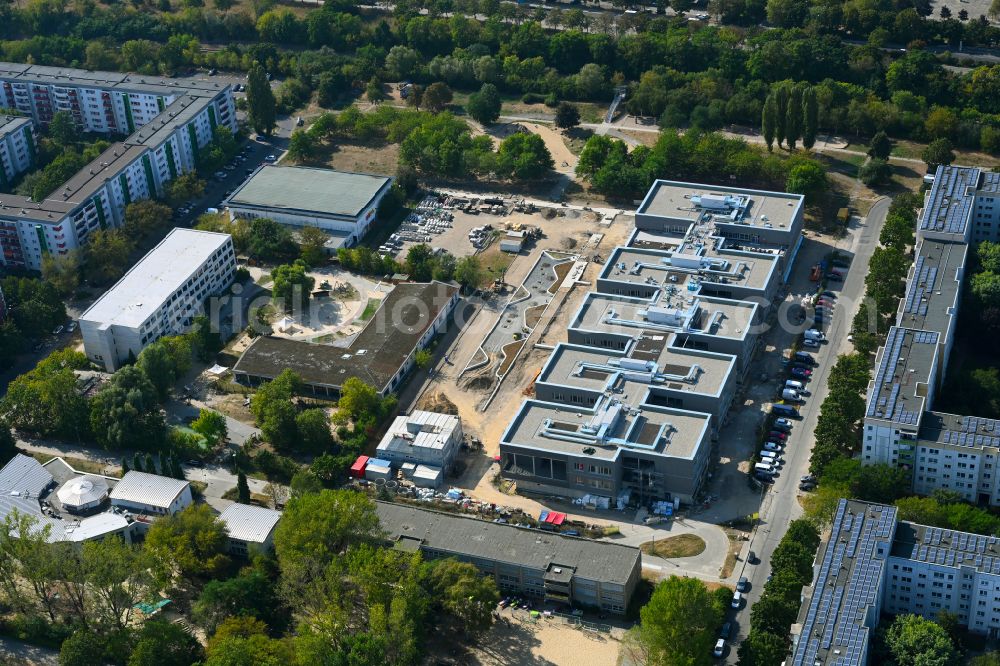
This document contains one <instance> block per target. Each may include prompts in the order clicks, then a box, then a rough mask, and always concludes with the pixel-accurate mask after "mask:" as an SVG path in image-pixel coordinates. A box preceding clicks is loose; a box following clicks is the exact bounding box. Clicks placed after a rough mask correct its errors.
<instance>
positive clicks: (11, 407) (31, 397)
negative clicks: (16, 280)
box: [0, 292, 90, 441]
mask: <svg viewBox="0 0 1000 666" xmlns="http://www.w3.org/2000/svg"><path fill="white" fill-rule="evenodd" d="M5 293H6V292H5ZM88 365H89V361H87V357H86V356H84V355H83V354H81V353H80V352H77V351H73V350H70V349H64V350H58V351H54V352H52V353H51V354H49V355H48V357H46V358H45V359H43V360H42V361H40V362H39V363H38V365H37V366H35V368H34V369H32V370H30V371H28V372H27V373H25V374H23V375H20V376H18V377H16V378H15V379H14V380H13V381H11V382H10V384H9V385H8V386H7V394H6V395H5V396H4V397H3V400H2V401H0V414H3V415H4V416H5V418H6V420H7V422H8V423H9V425H10V426H12V427H14V428H17V429H18V430H24V431H26V432H31V433H35V434H38V435H45V436H53V437H58V438H61V439H71V440H76V441H80V440H81V439H82V438H83V437H84V436H86V435H87V434H88V433H89V431H90V425H89V423H90V417H89V414H90V408H89V405H88V402H87V398H86V397H84V396H83V395H81V394H80V392H79V390H78V387H77V378H76V375H75V374H74V373H73V371H74V370H83V369H85V368H87V367H88Z"/></svg>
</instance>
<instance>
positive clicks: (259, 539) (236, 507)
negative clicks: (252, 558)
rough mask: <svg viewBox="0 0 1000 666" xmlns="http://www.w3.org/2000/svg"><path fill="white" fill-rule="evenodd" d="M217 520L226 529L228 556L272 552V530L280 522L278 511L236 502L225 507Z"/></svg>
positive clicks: (245, 555)
mask: <svg viewBox="0 0 1000 666" xmlns="http://www.w3.org/2000/svg"><path fill="white" fill-rule="evenodd" d="M219 520H221V521H222V523H223V525H225V527H226V536H227V538H228V547H227V550H228V552H229V554H230V555H236V556H237V557H248V556H249V555H250V553H251V552H254V551H259V552H264V553H267V552H271V551H272V550H274V530H275V528H276V527H277V526H278V521H279V520H281V512H280V511H275V510H273V509H266V508H264V507H260V506H251V505H249V504H240V503H238V502H236V503H233V504H230V505H229V506H228V507H226V510H225V511H223V512H222V513H221V514H220V515H219Z"/></svg>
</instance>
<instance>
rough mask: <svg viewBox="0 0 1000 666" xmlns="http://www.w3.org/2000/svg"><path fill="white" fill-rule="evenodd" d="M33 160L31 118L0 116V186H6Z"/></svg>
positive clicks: (33, 139)
mask: <svg viewBox="0 0 1000 666" xmlns="http://www.w3.org/2000/svg"><path fill="white" fill-rule="evenodd" d="M34 162H35V133H34V131H33V129H32V124H31V119H30V118H25V117H24V116H0V188H2V189H6V188H8V187H9V185H10V183H11V182H13V180H14V179H15V178H17V176H18V174H21V173H23V172H25V171H27V170H28V169H30V168H31V165H32V164H34Z"/></svg>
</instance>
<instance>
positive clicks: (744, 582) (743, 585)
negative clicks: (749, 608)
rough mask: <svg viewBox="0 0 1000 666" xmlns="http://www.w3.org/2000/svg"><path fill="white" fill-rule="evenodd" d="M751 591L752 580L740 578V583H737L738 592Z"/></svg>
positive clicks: (744, 577)
mask: <svg viewBox="0 0 1000 666" xmlns="http://www.w3.org/2000/svg"><path fill="white" fill-rule="evenodd" d="M749 589H750V579H749V578H747V577H746V576H743V577H742V578H740V582H738V583H736V591H737V592H746V591H747V590H749Z"/></svg>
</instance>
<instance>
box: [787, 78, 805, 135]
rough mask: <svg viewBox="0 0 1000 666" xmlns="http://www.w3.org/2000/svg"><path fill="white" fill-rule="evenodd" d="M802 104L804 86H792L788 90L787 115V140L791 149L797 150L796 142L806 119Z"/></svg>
mask: <svg viewBox="0 0 1000 666" xmlns="http://www.w3.org/2000/svg"><path fill="white" fill-rule="evenodd" d="M803 108H804V107H803V104H802V86H801V85H795V86H792V87H791V88H790V89H789V91H788V109H787V111H786V117H785V141H786V142H787V144H788V148H789V149H790V150H795V142H796V141H798V139H799V137H800V136H801V135H802V124H803V122H804V121H805V114H804V113H803Z"/></svg>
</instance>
